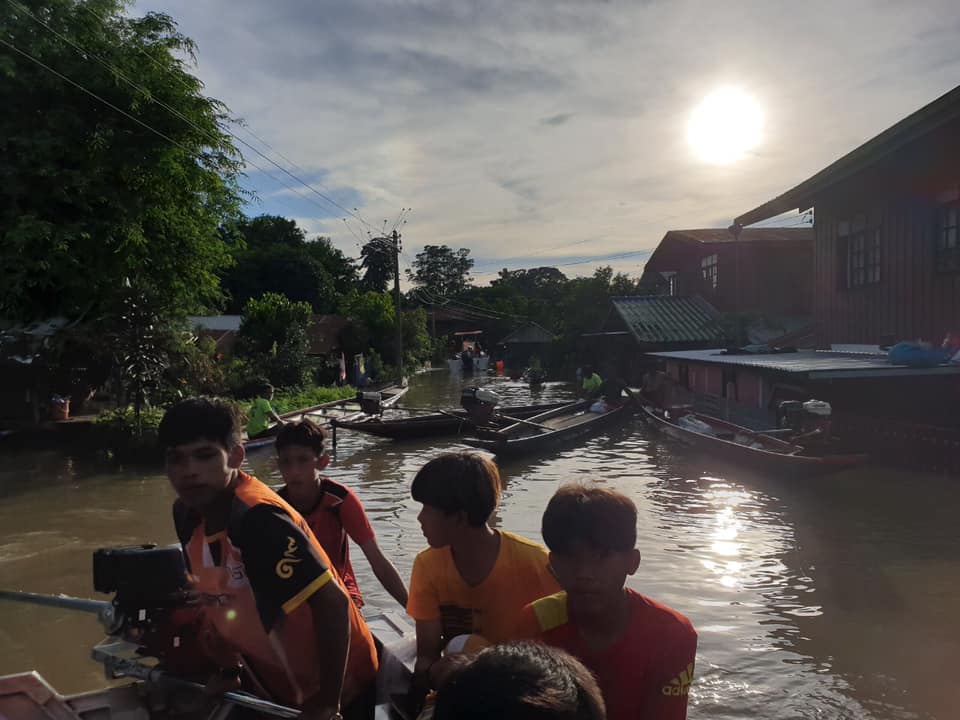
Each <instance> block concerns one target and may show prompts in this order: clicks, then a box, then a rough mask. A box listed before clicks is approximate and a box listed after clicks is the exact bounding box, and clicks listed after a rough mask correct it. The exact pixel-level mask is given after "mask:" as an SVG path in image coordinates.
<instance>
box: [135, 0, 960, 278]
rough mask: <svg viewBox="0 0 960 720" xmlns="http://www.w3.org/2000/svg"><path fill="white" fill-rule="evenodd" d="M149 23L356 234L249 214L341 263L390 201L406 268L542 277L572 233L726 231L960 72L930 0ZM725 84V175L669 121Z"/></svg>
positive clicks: (341, 9)
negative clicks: (730, 92)
mask: <svg viewBox="0 0 960 720" xmlns="http://www.w3.org/2000/svg"><path fill="white" fill-rule="evenodd" d="M149 9H152V10H162V11H164V12H168V13H169V14H171V15H172V16H173V17H174V18H175V19H176V20H177V21H178V22H179V23H180V27H181V30H182V31H183V32H184V33H185V34H187V35H188V36H190V37H192V38H193V39H194V40H196V41H197V44H198V50H199V64H198V67H197V69H196V71H197V74H198V75H199V77H200V78H201V79H202V80H203V81H204V82H205V85H206V90H207V92H208V93H209V94H211V95H212V96H214V97H217V98H219V99H221V100H223V101H225V102H226V103H227V105H228V106H229V107H230V108H231V110H232V112H233V113H234V114H236V115H238V116H240V117H242V118H244V119H245V120H246V121H247V122H248V123H249V125H250V128H251V129H252V130H253V131H254V132H256V133H257V135H258V136H260V137H262V138H263V139H265V140H266V141H267V142H269V143H270V145H272V146H273V147H274V148H276V149H277V150H279V151H280V152H282V153H283V155H285V156H286V157H287V158H290V159H293V160H295V161H296V164H297V166H299V168H300V169H299V170H296V171H294V172H295V174H297V175H300V176H302V177H304V178H307V177H309V178H312V179H316V180H317V181H318V182H319V183H320V186H318V188H317V189H318V190H319V191H320V192H322V193H323V194H325V195H328V196H330V197H331V198H333V199H334V200H336V202H337V203H338V204H342V205H343V206H344V207H345V208H348V209H350V210H351V212H352V208H353V207H357V208H358V214H359V215H360V216H361V217H362V218H363V220H362V221H361V220H358V219H356V218H354V217H351V216H350V215H348V214H347V213H344V212H343V211H342V210H340V209H338V208H336V207H335V206H331V205H330V204H329V203H327V202H325V201H324V200H323V199H322V198H320V197H318V196H317V195H315V194H313V193H311V192H310V191H308V190H306V189H305V188H303V187H302V186H298V191H301V193H294V192H293V191H291V190H289V189H287V188H285V187H283V185H282V184H280V183H278V182H276V181H275V180H271V179H270V178H269V177H268V176H267V175H266V174H260V173H258V172H257V170H256V169H255V168H251V173H250V183H252V184H256V190H257V192H258V195H259V196H260V198H261V200H262V203H261V205H260V206H259V207H262V208H263V211H269V212H278V213H281V214H285V215H288V216H291V217H299V218H303V219H304V221H305V222H309V223H310V227H311V228H315V230H314V231H316V232H323V233H325V234H329V235H331V236H332V237H333V238H334V241H335V242H336V243H337V244H338V245H339V246H340V247H342V248H343V249H344V250H345V251H347V252H350V253H351V254H356V244H357V242H358V237H359V238H361V239H362V238H363V236H364V235H365V234H366V233H368V232H370V233H372V232H377V230H378V229H382V227H383V221H384V220H385V219H386V220H387V221H388V226H389V225H390V224H392V222H393V221H394V219H395V218H396V216H397V214H398V213H399V211H400V208H403V207H409V208H412V211H411V212H410V213H409V222H408V224H407V225H406V226H405V228H404V229H403V232H404V236H405V237H404V243H405V245H406V247H407V248H408V255H409V256H410V257H412V256H413V254H415V252H416V251H417V250H419V248H420V247H421V246H422V245H425V244H441V243H445V244H448V245H451V246H453V247H469V248H471V251H472V253H473V255H474V256H475V257H477V258H478V259H479V258H482V259H484V261H496V260H497V259H498V258H499V259H501V260H504V259H509V258H515V257H516V256H518V255H521V254H523V255H527V256H529V255H530V254H531V253H537V255H535V256H534V258H535V257H538V256H539V255H541V254H542V255H543V257H544V258H547V257H549V258H551V259H553V260H554V261H555V262H558V263H560V262H563V261H564V258H568V259H569V261H570V262H573V261H578V260H580V259H581V258H582V257H583V251H584V246H585V245H587V243H585V240H587V239H589V248H590V253H591V255H590V257H593V256H600V255H607V256H611V255H617V254H621V253H625V252H630V251H635V250H639V249H643V248H651V247H653V246H654V245H655V244H656V243H657V242H658V241H659V239H660V238H661V237H662V236H663V234H664V232H666V231H667V230H669V229H671V228H678V227H698V226H705V225H709V224H715V223H716V221H717V219H718V218H728V221H727V222H725V223H722V224H724V225H726V224H728V223H729V219H732V218H733V217H735V216H736V215H738V214H740V213H742V212H744V211H745V210H749V209H750V208H752V207H754V206H756V205H758V204H760V203H762V202H764V201H766V200H768V199H770V198H771V197H773V196H775V195H777V194H779V193H780V192H782V191H783V190H785V189H787V188H789V187H791V186H793V185H794V184H796V183H797V182H799V181H801V180H803V179H805V178H806V177H808V176H809V175H811V174H812V173H814V172H816V171H817V170H819V169H820V168H822V167H824V166H826V165H827V164H829V163H830V162H832V161H833V160H835V159H836V158H838V157H840V156H841V155H843V154H844V153H846V152H848V151H849V150H851V149H853V148H854V147H855V146H856V145H858V144H860V143H861V142H863V141H865V140H867V139H868V138H869V137H871V136H873V135H875V134H876V133H878V132H880V131H882V130H883V129H885V128H886V127H888V126H889V125H891V124H893V123H895V122H897V121H898V120H900V119H901V118H903V117H904V116H906V115H907V114H909V113H911V112H913V111H914V110H916V109H918V108H919V107H921V106H922V105H924V104H926V103H927V102H929V101H931V100H933V99H934V98H935V97H937V96H939V95H940V94H942V93H943V92H945V91H947V90H949V89H950V88H951V87H952V86H953V85H954V84H955V83H956V78H957V77H958V76H960V56H958V55H957V53H956V52H955V48H956V39H957V36H958V30H960V28H958V25H957V21H956V20H954V19H952V18H955V16H956V12H955V9H954V7H953V3H952V2H947V1H946V0H931V1H930V2H927V3H924V4H923V5H922V6H916V5H911V4H903V3H892V2H875V1H873V0H850V1H849V2H845V3H835V2H832V1H828V0H811V2H808V3H805V4H803V5H802V6H798V5H796V4H795V3H789V2H786V1H785V0H771V2H768V3H755V2H749V1H746V0H744V1H743V2H735V1H731V2H727V3H713V4H706V5H705V4H703V3H700V2H696V1H695V0H671V1H670V2H649V3H585V2H577V1H574V0H570V1H551V2H547V1H546V0H543V1H541V2H536V1H533V0H531V1H529V2H512V1H510V0H489V1H488V2H482V3H481V2H472V1H468V0H445V1H440V0H438V1H437V2H432V3H431V2H415V3H398V2H381V1H374V0H352V1H351V2H349V3H338V2H318V1H316V0H285V2H281V3H262V2H258V1H256V0H232V1H230V2H228V1H227V0H205V1H204V2H202V3H197V2H194V1H193V0H142V1H141V2H139V3H138V4H137V5H136V6H135V7H134V8H133V10H132V12H143V11H145V10H149ZM852 27H855V28H857V30H856V32H851V30H850V29H851V28H852ZM722 85H736V86H739V87H741V88H743V89H744V90H745V91H746V92H748V93H750V94H751V95H753V96H754V97H755V98H756V99H757V101H758V103H760V105H761V106H762V107H763V108H764V112H765V135H764V139H763V143H762V144H761V146H760V147H759V148H758V150H757V152H756V153H755V154H754V155H752V156H750V157H748V158H746V159H744V160H743V161H741V162H740V163H738V164H737V165H734V166H731V167H714V166H706V165H703V164H702V163H699V162H698V161H697V160H696V158H694V157H692V155H691V153H690V150H689V149H688V147H687V145H686V141H685V126H686V120H687V117H688V115H689V112H690V110H691V109H692V108H693V107H694V105H695V104H696V103H697V102H698V101H699V100H700V99H701V98H702V97H704V96H705V95H706V94H707V93H708V92H710V91H711V90H712V89H714V88H716V87H718V86H722ZM574 118H575V121H573V119H574ZM238 134H242V133H240V132H239V131H238ZM244 137H246V136H244ZM251 142H253V141H251ZM265 152H266V151H265ZM267 154H270V156H271V157H273V158H274V159H275V160H277V161H278V162H279V163H280V164H282V165H284V166H285V167H286V166H287V165H286V162H285V161H283V160H281V159H279V158H278V157H277V156H275V155H273V154H272V153H269V152H268V153H267ZM247 155H248V156H249V159H250V160H251V161H252V162H256V163H257V164H258V165H261V166H263V168H264V169H265V170H268V171H270V173H271V174H274V175H279V174H280V173H279V171H278V170H276V168H272V167H271V166H269V164H267V163H266V162H265V161H264V160H263V159H262V158H257V157H256V155H254V154H252V153H247ZM285 179H286V180H287V181H289V182H290V183H291V184H293V185H296V183H294V182H293V181H291V180H290V178H288V177H287V178H285ZM321 186H322V187H321ZM301 194H302V195H304V196H306V197H301ZM341 199H342V202H341ZM344 217H347V218H348V222H347V223H344V221H343V218H344ZM520 248H522V253H521V252H518V249H520ZM550 248H556V249H555V250H551V251H550V252H549V254H548V253H547V251H548V249H550ZM531 261H535V260H531ZM518 262H519V261H518ZM617 262H621V261H617ZM478 264H479V263H478ZM595 266H596V264H590V263H585V264H582V265H577V266H570V267H569V274H578V273H584V274H587V273H590V272H592V270H593V268H594V267H595ZM641 266H642V258H641V259H639V260H638V259H636V258H627V259H625V261H624V267H628V268H631V269H630V270H629V271H630V272H639V269H640V267H641Z"/></svg>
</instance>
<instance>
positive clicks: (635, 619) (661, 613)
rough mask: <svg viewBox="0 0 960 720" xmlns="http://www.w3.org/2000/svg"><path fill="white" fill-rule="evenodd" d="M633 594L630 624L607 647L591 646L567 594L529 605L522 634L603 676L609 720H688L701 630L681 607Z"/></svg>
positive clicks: (523, 616) (522, 620)
mask: <svg viewBox="0 0 960 720" xmlns="http://www.w3.org/2000/svg"><path fill="white" fill-rule="evenodd" d="M627 594H628V596H629V598H630V604H631V606H632V616H631V619H630V625H629V627H628V628H627V631H626V633H624V635H623V637H622V638H620V639H619V640H618V641H617V642H615V643H614V644H613V645H611V646H610V647H608V648H605V649H604V650H600V651H595V650H590V649H588V648H587V647H586V645H585V643H584V642H583V640H582V638H581V637H580V633H579V631H578V630H577V627H576V625H574V624H573V622H571V621H570V619H569V616H568V614H567V594H566V593H565V592H559V593H557V594H556V595H550V596H548V597H545V598H541V599H540V600H537V601H536V602H533V603H530V604H529V605H527V606H526V607H525V608H524V609H523V612H522V614H521V618H520V629H519V633H518V634H519V636H520V637H524V638H530V639H536V640H540V641H542V642H544V643H546V644H547V645H552V646H554V647H558V648H560V649H562V650H566V651H567V652H568V653H570V654H571V655H573V656H574V657H576V658H579V660H580V661H581V662H582V663H583V664H584V665H586V666H587V667H588V668H589V669H590V671H591V672H593V674H594V676H595V677H596V678H597V684H598V685H599V686H600V690H601V692H602V693H603V699H604V702H605V703H606V705H607V717H608V718H609V720H685V719H686V717H687V696H688V695H689V693H690V683H691V682H692V681H693V663H694V659H695V657H696V654H697V633H696V631H694V629H693V626H692V625H691V624H690V621H689V620H687V618H685V617H684V616H683V615H681V614H680V613H678V612H676V611H675V610H671V609H670V608H668V607H667V606H666V605H662V604H660V603H658V602H656V601H654V600H651V599H650V598H648V597H645V596H643V595H641V594H640V593H636V592H634V591H632V590H629V589H628V590H627Z"/></svg>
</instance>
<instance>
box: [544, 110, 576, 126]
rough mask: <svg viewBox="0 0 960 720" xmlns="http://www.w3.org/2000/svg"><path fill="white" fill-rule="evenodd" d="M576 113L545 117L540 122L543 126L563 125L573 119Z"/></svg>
mask: <svg viewBox="0 0 960 720" xmlns="http://www.w3.org/2000/svg"><path fill="white" fill-rule="evenodd" d="M574 115H576V113H558V114H557V115H551V116H550V117H545V118H543V119H542V120H541V121H540V124H541V125H554V126H556V125H563V124H564V123H565V122H567V121H568V120H570V119H571V118H573V116H574Z"/></svg>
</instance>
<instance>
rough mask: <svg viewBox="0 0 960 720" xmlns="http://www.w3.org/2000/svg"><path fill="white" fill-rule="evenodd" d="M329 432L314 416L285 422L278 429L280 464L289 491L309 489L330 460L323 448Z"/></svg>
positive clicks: (295, 491) (307, 490)
mask: <svg viewBox="0 0 960 720" xmlns="http://www.w3.org/2000/svg"><path fill="white" fill-rule="evenodd" d="M326 439H327V434H326V432H325V431H324V429H323V428H322V427H320V426H319V425H317V424H316V423H315V422H313V421H312V420H301V421H299V422H292V423H286V424H285V425H284V426H283V427H281V428H280V432H278V433H277V465H278V466H279V467H280V473H281V474H282V475H283V481H284V482H285V483H286V484H287V487H288V488H289V489H290V492H291V493H293V494H294V495H296V494H297V493H298V492H309V491H311V490H312V489H313V488H315V487H316V483H317V478H318V477H319V473H320V471H321V470H323V469H324V468H325V467H326V466H327V463H328V462H329V461H330V456H328V455H327V454H326V453H325V452H324V441H325V440H326Z"/></svg>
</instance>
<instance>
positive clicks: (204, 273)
mask: <svg viewBox="0 0 960 720" xmlns="http://www.w3.org/2000/svg"><path fill="white" fill-rule="evenodd" d="M126 7H127V3H125V2H123V1H122V0H88V1H87V2H80V1H79V0H49V1H48V2H44V3H39V2H29V7H27V8H26V10H25V9H24V8H23V7H18V6H12V7H6V8H5V11H4V12H2V13H0V37H3V38H4V39H5V40H6V41H8V42H10V43H11V44H12V45H14V46H16V47H17V48H20V49H22V50H23V51H24V52H27V53H29V54H30V55H32V56H34V57H36V58H40V59H42V61H43V62H44V63H45V64H46V65H48V66H50V67H52V68H53V69H55V70H56V71H58V72H60V73H62V74H63V75H65V76H66V77H69V78H70V79H71V80H72V81H74V82H75V83H77V84H79V85H80V86H82V87H83V88H86V89H88V90H89V91H90V92H92V93H95V94H96V95H98V96H100V97H102V98H104V99H106V100H108V101H109V102H110V103H111V104H113V105H114V106H116V107H117V108H119V109H120V110H122V111H123V112H124V113H126V114H127V115H129V116H131V117H132V118H133V119H131V117H126V116H124V115H123V114H121V113H120V112H117V111H116V110H114V109H111V108H109V107H107V106H105V105H103V104H102V103H100V102H99V101H97V100H96V99H95V98H93V97H91V96H90V95H89V94H87V93H85V92H83V91H81V90H80V89H78V88H77V87H75V86H73V85H71V84H69V83H67V82H65V81H64V80H63V79H62V78H60V77H57V76H56V75H54V74H53V73H51V72H49V71H48V70H46V69H44V68H42V67H40V66H39V65H37V64H35V63H33V62H31V61H30V60H29V59H28V58H27V57H24V56H23V55H21V54H18V53H15V52H13V51H12V50H9V49H7V48H0V72H2V76H3V82H2V83H0V107H4V108H8V109H9V110H10V111H9V112H5V113H2V114H0V275H2V277H3V278H4V282H3V283H0V314H2V315H3V316H5V317H7V318H9V319H12V320H31V319H35V318H38V317H41V318H42V317H50V316H53V315H65V316H67V317H78V316H81V315H83V314H87V315H88V316H98V315H100V314H101V312H102V311H103V309H104V308H109V307H111V306H113V305H115V304H116V299H117V295H118V294H119V293H122V285H121V282H120V281H121V280H122V279H123V278H129V279H130V282H131V284H132V285H134V286H135V287H137V288H139V289H142V290H143V291H145V292H148V293H150V294H151V296H152V297H154V298H155V299H156V301H157V302H159V303H160V305H159V306H158V307H157V308H156V310H157V312H158V314H159V315H161V316H178V315H185V314H188V313H189V312H191V311H194V310H198V309H200V308H201V307H204V306H210V305H213V304H214V303H216V302H217V301H218V299H219V297H220V288H219V284H218V281H217V273H218V272H219V271H220V270H221V269H222V268H223V267H225V266H226V265H228V264H229V263H230V262H231V253H230V250H231V248H230V247H229V244H228V241H227V240H225V239H224V237H223V236H222V235H221V234H220V233H218V232H217V229H218V228H219V227H220V226H221V225H223V224H225V223H229V222H230V221H231V220H232V218H234V217H236V215H237V213H238V208H239V194H240V191H239V186H238V183H237V178H238V174H239V168H240V165H239V162H240V157H239V154H238V153H237V151H236V148H235V147H234V145H233V144H232V142H231V138H230V136H229V135H228V134H227V133H226V131H225V130H224V127H225V125H226V123H227V122H229V117H228V115H227V110H226V108H225V107H224V106H223V105H222V104H221V103H219V102H217V101H216V100H212V99H210V98H208V97H206V95H205V94H204V92H203V86H202V84H201V83H200V81H199V80H198V79H197V78H196V77H194V76H193V75H191V74H190V73H189V72H188V69H187V66H186V64H185V62H184V60H183V59H182V58H183V57H187V58H189V57H191V56H192V53H193V50H194V46H193V43H192V42H191V41H190V40H189V39H188V38H186V37H184V36H183V35H181V34H180V33H179V32H178V31H177V28H176V24H175V23H174V22H173V20H172V19H171V18H170V17H169V16H167V15H163V14H157V13H148V14H147V15H146V16H144V17H142V18H133V17H128V16H127V15H126ZM31 14H32V15H34V16H36V18H37V19H39V20H42V21H43V22H44V23H46V24H47V25H48V26H49V27H50V28H52V29H53V30H55V31H56V32H57V33H59V34H60V35H62V36H63V37H65V38H67V40H69V42H72V43H74V44H76V45H77V46H78V47H80V48H83V50H84V52H83V53H81V52H78V51H77V50H76V49H75V48H74V47H72V46H71V45H70V44H69V42H65V41H64V40H62V39H61V38H59V37H57V36H56V35H54V34H53V33H51V32H48V31H47V30H46V29H45V28H44V27H43V26H41V25H40V24H39V23H38V22H37V19H34V18H33V17H31ZM94 56H96V57H99V58H103V59H104V60H105V61H106V62H107V63H108V64H109V65H110V67H105V66H104V65H102V64H101V63H99V62H98V61H97V60H96V59H95V57H94ZM145 57H149V58H150V60H149V61H146V60H145ZM124 77H125V78H129V79H130V80H131V81H132V82H133V83H134V84H135V85H136V86H137V87H132V86H131V85H130V84H128V83H127V82H125V81H124V79H123V78H124ZM161 102H162V103H164V104H165V105H167V106H169V107H172V108H174V109H175V110H176V113H173V112H171V111H169V110H167V109H165V108H163V107H161V106H160V104H159V103H161ZM147 126H149V127H150V128H154V129H155V130H156V131H157V132H154V131H153V130H151V129H149V128H148V127H147ZM158 133H160V134H162V135H163V137H161V135H160V134H158ZM171 141H172V142H171Z"/></svg>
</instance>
